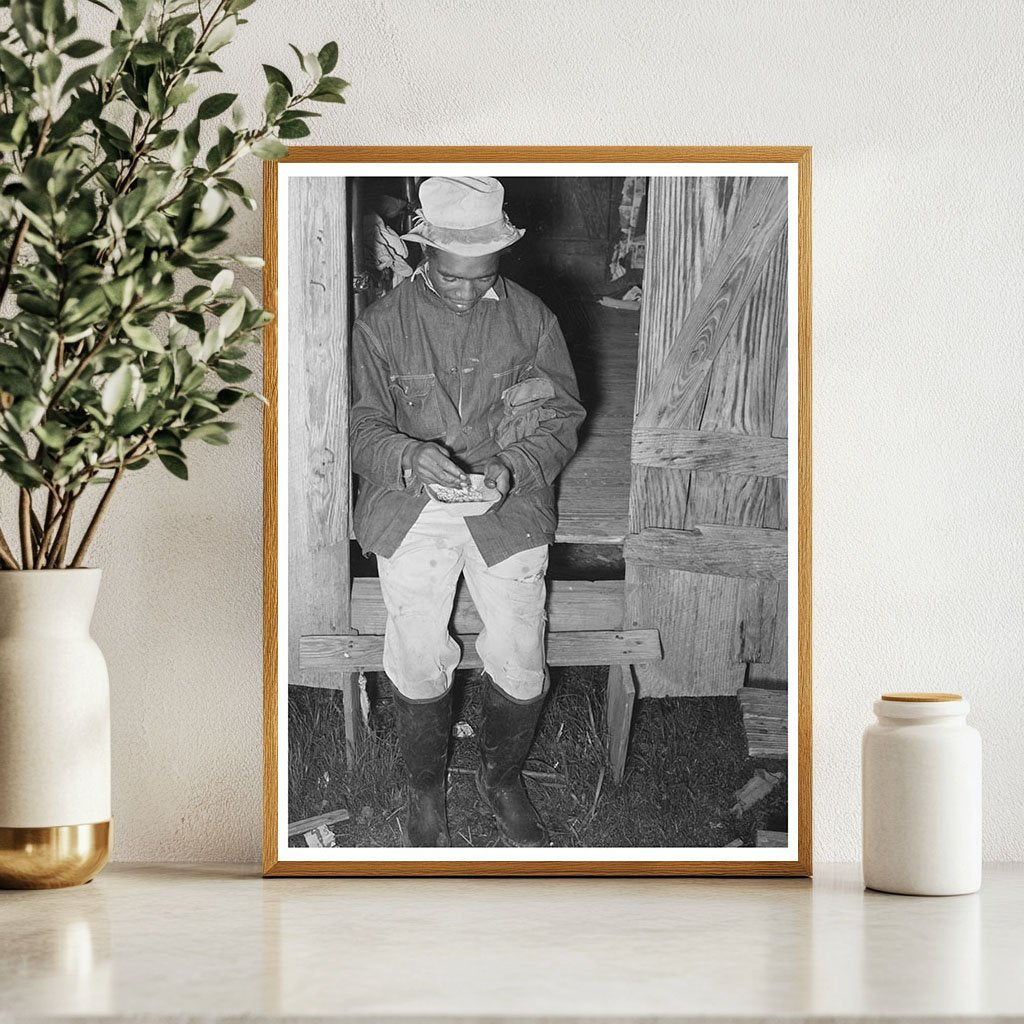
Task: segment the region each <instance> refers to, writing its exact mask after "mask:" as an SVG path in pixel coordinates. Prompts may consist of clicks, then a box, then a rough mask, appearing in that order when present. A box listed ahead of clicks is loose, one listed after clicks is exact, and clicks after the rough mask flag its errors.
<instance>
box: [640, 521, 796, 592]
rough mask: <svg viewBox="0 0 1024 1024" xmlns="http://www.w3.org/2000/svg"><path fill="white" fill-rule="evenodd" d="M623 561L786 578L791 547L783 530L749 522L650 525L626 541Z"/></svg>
mask: <svg viewBox="0 0 1024 1024" xmlns="http://www.w3.org/2000/svg"><path fill="white" fill-rule="evenodd" d="M624 551H625V555H626V558H627V560H630V561H634V562H638V563H642V564H644V565H653V566H659V567H661V568H663V569H683V570H686V571H687V572H695V573H705V574H708V575H713V576H735V577H738V578H740V579H762V580H785V579H786V573H787V556H788V554H789V546H788V543H787V540H786V531H785V530H763V529H760V528H757V527H753V526H714V525H709V526H701V527H699V528H698V529H694V530H659V529H655V528H650V529H647V530H642V531H641V532H640V533H638V534H633V535H631V536H630V537H628V538H627V539H626V544H625V548H624Z"/></svg>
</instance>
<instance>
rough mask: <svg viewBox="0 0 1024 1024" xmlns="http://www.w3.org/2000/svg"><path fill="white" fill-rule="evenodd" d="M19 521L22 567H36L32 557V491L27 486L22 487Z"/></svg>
mask: <svg viewBox="0 0 1024 1024" xmlns="http://www.w3.org/2000/svg"><path fill="white" fill-rule="evenodd" d="M18 522H19V524H20V527H21V567H22V568H23V569H34V568H35V562H34V561H33V558H32V492H31V491H30V490H29V489H28V488H27V487H22V488H21V497H20V499H19V507H18Z"/></svg>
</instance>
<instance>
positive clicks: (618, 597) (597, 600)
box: [352, 577, 625, 634]
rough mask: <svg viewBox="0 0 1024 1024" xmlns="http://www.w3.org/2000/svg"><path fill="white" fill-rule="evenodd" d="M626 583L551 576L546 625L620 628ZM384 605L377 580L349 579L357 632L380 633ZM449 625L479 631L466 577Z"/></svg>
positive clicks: (553, 627)
mask: <svg viewBox="0 0 1024 1024" xmlns="http://www.w3.org/2000/svg"><path fill="white" fill-rule="evenodd" d="M624 590H625V583H624V582H623V581H622V580H551V581H550V582H549V583H548V601H547V613H548V629H549V630H550V631H551V632H559V633H560V632H572V631H574V630H580V629H589V630H594V629H621V628H622V623H623V616H624V615H625V603H624V602H625V599H624ZM386 622H387V609H386V608H385V607H384V599H383V598H382V597H381V593H380V580H378V579H376V578H370V577H365V578H363V577H360V578H357V579H354V580H353V581H352V628H353V629H355V630H356V632H358V633H370V634H374V633H376V634H381V633H383V632H384V626H385V624H386ZM452 628H453V629H454V630H455V632H456V633H478V632H480V630H481V629H483V622H482V621H481V619H480V616H479V614H477V610H476V607H475V606H474V604H473V598H472V597H471V596H470V594H469V588H468V587H467V586H466V585H465V581H460V582H459V586H458V588H457V590H456V592H455V607H454V611H453V613H452Z"/></svg>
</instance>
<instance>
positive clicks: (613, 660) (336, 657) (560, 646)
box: [300, 629, 661, 672]
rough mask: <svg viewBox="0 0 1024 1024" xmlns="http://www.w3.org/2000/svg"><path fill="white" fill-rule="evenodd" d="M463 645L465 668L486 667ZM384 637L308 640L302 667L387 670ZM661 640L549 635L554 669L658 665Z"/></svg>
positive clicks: (472, 642)
mask: <svg viewBox="0 0 1024 1024" xmlns="http://www.w3.org/2000/svg"><path fill="white" fill-rule="evenodd" d="M455 639H456V640H457V641H458V642H459V644H460V645H461V646H462V651H463V654H462V661H461V662H460V663H459V667H460V668H482V667H483V666H482V664H481V662H480V657H479V655H478V654H477V653H476V636H475V635H473V634H465V633H463V634H459V635H457V636H456V638H455ZM383 656H384V637H383V636H304V637H302V640H301V643H300V664H301V666H302V668H303V669H306V668H313V669H316V668H326V669H332V670H335V671H338V670H341V671H344V672H352V671H354V670H355V669H362V670H364V671H376V672H379V671H381V670H382V669H383V667H384V666H383V662H382V659H383ZM660 657H661V640H660V638H659V637H658V631H657V630H656V629H620V630H581V631H577V632H571V633H550V634H548V638H547V662H548V664H549V665H631V664H635V663H637V662H645V661H657V660H658V659H659V658H660Z"/></svg>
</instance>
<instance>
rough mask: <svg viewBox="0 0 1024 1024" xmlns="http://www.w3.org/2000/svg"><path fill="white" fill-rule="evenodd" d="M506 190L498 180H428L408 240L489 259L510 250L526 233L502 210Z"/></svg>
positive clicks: (421, 193) (423, 187)
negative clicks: (511, 222) (493, 254)
mask: <svg viewBox="0 0 1024 1024" xmlns="http://www.w3.org/2000/svg"><path fill="white" fill-rule="evenodd" d="M504 199H505V189H504V188H503V187H502V184H501V182H500V181H498V180H497V178H427V179H426V181H424V182H423V183H422V184H421V185H420V205H421V208H420V209H419V210H417V211H416V216H415V219H414V220H413V225H412V230H411V231H410V232H409V233H408V234H407V235H402V238H404V239H405V240H406V241H409V242H419V243H420V245H430V246H433V247H434V248H435V249H444V251H445V252H453V253H455V254H456V255H458V256H486V255H487V254H488V253H492V252H499V251H500V250H501V249H507V248H508V247H509V246H510V245H512V244H513V242H518V241H519V239H520V238H522V237H523V235H524V234H525V233H526V232H525V231H524V230H523V229H522V228H516V227H513V226H512V225H511V224H510V223H509V219H508V215H507V214H506V213H505V212H504V211H503V210H502V208H501V207H502V203H503V202H504Z"/></svg>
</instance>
